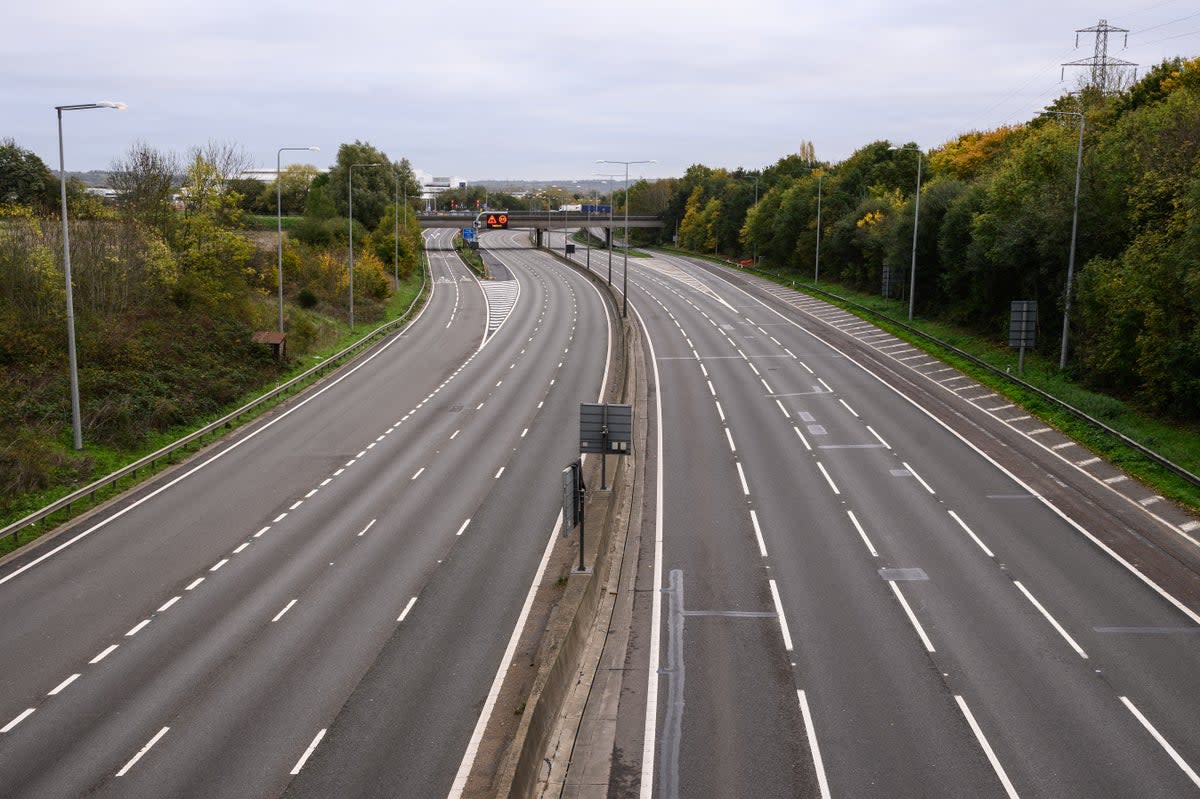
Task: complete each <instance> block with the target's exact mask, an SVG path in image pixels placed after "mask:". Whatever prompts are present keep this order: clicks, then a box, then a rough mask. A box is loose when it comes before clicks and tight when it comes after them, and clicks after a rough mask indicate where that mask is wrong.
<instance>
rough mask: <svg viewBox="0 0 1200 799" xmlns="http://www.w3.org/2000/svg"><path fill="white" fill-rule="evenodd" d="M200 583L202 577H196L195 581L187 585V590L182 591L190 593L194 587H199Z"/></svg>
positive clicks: (202, 580)
mask: <svg viewBox="0 0 1200 799" xmlns="http://www.w3.org/2000/svg"><path fill="white" fill-rule="evenodd" d="M202 582H204V578H203V577H197V578H196V579H195V580H192V581H191V582H190V583H189V584H188V586H187V588H185V589H183V590H184V591H191V590H192V589H193V588H195V587H196V586H198V585H200V583H202Z"/></svg>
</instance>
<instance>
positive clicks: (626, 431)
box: [579, 402, 633, 455]
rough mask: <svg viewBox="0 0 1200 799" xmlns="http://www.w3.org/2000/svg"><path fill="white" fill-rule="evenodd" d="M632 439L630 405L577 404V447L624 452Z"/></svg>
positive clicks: (608, 452) (604, 451)
mask: <svg viewBox="0 0 1200 799" xmlns="http://www.w3.org/2000/svg"><path fill="white" fill-rule="evenodd" d="M632 441H633V406H632V405H611V404H604V403H597V402H581V403H580V404H579V451H580V452H598V453H603V454H605V455H628V454H629V451H630V445H631V442H632Z"/></svg>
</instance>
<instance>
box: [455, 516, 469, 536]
mask: <svg viewBox="0 0 1200 799" xmlns="http://www.w3.org/2000/svg"><path fill="white" fill-rule="evenodd" d="M470 523H471V520H470V519H467V520H466V521H465V522H463V523H462V527H460V528H458V532H457V533H455V535H462V534H463V531H464V530H466V529H467V525H468V524H470Z"/></svg>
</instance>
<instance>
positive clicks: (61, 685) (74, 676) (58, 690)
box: [46, 673, 83, 696]
mask: <svg viewBox="0 0 1200 799" xmlns="http://www.w3.org/2000/svg"><path fill="white" fill-rule="evenodd" d="M82 676H83V675H82V674H78V673H76V674H72V675H71V676H70V677H68V678H67V679H65V680H63V681H62V682H60V683H59V684H58V685H57V686H55V688H54V690H53V691H51V692H50V693H48V694H46V696H58V695H59V694H60V693H62V692H63V690H64V689H65V688H66V687H67V686H68V685H70V684H71V683H73V682H75V681H76V680H78V679H79V678H80V677H82Z"/></svg>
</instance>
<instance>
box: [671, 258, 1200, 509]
mask: <svg viewBox="0 0 1200 799" xmlns="http://www.w3.org/2000/svg"><path fill="white" fill-rule="evenodd" d="M677 252H681V254H682V251H677ZM693 257H694V256H693ZM709 260H712V259H711V258H710V259H709ZM757 271H758V272H759V274H762V275H763V276H764V277H767V278H769V279H771V280H774V281H775V282H777V283H781V284H783V285H786V286H794V287H795V288H796V289H797V290H800V291H808V292H809V293H814V295H815V296H817V297H819V298H820V299H824V300H827V301H831V302H833V304H835V305H838V306H840V307H842V308H844V309H845V310H847V311H849V312H851V313H854V314H856V315H858V316H861V317H863V318H865V319H867V320H868V321H871V322H873V323H875V324H878V325H879V326H880V327H881V328H882V329H884V330H886V331H888V332H889V333H892V334H893V335H895V336H897V337H899V338H901V339H903V340H905V341H908V342H910V343H911V344H912V345H913V346H915V347H918V348H920V349H922V350H924V351H925V352H928V353H929V354H930V355H932V356H934V357H936V358H938V359H940V360H942V361H945V362H946V363H947V364H949V365H951V366H954V367H955V368H957V369H959V370H961V371H962V372H963V373H964V374H967V375H970V376H971V377H972V378H973V379H975V380H977V381H979V382H980V383H982V384H984V385H986V386H988V387H989V388H991V389H993V390H994V391H996V392H997V393H998V394H1000V395H1002V396H1005V397H1007V398H1009V400H1010V401H1012V402H1013V403H1015V404H1017V405H1020V406H1021V407H1023V408H1025V409H1026V410H1027V411H1028V412H1029V413H1030V414H1032V415H1034V416H1037V417H1038V418H1040V419H1043V420H1044V421H1045V422H1047V423H1048V424H1050V425H1051V426H1053V427H1056V428H1058V429H1059V430H1061V431H1062V432H1064V433H1065V434H1066V435H1068V436H1070V437H1071V438H1073V439H1075V440H1076V441H1078V442H1079V443H1081V444H1083V445H1084V446H1086V447H1087V448H1088V449H1090V450H1092V451H1093V452H1095V453H1096V454H1097V455H1099V456H1101V457H1102V458H1104V459H1105V460H1108V461H1109V462H1111V463H1113V464H1114V465H1116V466H1117V467H1119V468H1121V469H1123V470H1124V471H1126V472H1127V473H1129V474H1130V475H1132V476H1133V477H1135V478H1137V479H1138V480H1141V481H1142V482H1143V483H1145V484H1146V485H1148V486H1150V487H1152V488H1153V489H1154V490H1156V491H1158V492H1159V493H1160V494H1162V495H1163V496H1164V497H1168V498H1170V499H1173V500H1175V501H1176V502H1179V503H1180V504H1182V505H1185V506H1187V507H1189V508H1190V509H1191V510H1193V511H1197V510H1200V487H1197V486H1195V485H1193V484H1192V483H1191V482H1189V481H1187V480H1185V479H1183V478H1182V477H1179V476H1178V475H1176V474H1174V473H1173V472H1171V471H1169V470H1168V469H1166V468H1164V467H1162V466H1160V465H1159V464H1157V463H1156V462H1154V461H1152V460H1150V459H1149V458H1147V457H1146V456H1144V455H1142V454H1141V453H1139V452H1138V451H1137V450H1135V449H1133V448H1132V447H1130V446H1128V445H1127V444H1125V443H1124V442H1123V441H1121V439H1119V438H1117V437H1115V436H1112V435H1110V434H1109V433H1107V432H1105V431H1103V430H1101V429H1099V428H1097V427H1095V426H1094V425H1091V424H1089V423H1087V422H1085V421H1082V420H1080V419H1078V418H1076V417H1075V416H1074V415H1073V414H1071V413H1070V412H1068V411H1066V410H1063V409H1062V408H1060V407H1059V406H1057V405H1055V404H1054V403H1051V402H1047V401H1046V400H1045V399H1043V398H1042V397H1040V396H1038V395H1037V394H1036V393H1034V392H1032V391H1030V390H1028V389H1027V388H1025V387H1024V386H1021V385H1020V384H1018V383H1014V382H1012V381H1010V380H1008V379H1006V378H1003V377H1000V376H998V375H996V374H994V373H992V372H990V371H988V370H986V369H982V368H980V367H979V366H978V365H976V364H975V363H973V362H971V361H969V360H967V359H965V358H962V357H961V356H959V355H958V354H957V353H955V352H953V351H952V350H948V349H945V348H944V347H940V346H938V345H936V344H933V343H931V342H929V341H927V340H926V339H923V338H921V337H919V336H915V335H913V334H912V333H910V332H908V331H906V330H904V329H903V328H901V327H900V326H899V325H896V324H893V323H891V322H888V321H887V320H885V319H883V318H882V317H883V316H887V317H891V318H892V319H894V320H902V319H905V318H906V317H907V314H908V310H907V304H905V303H904V302H901V301H898V300H890V299H884V298H883V297H879V296H877V295H873V294H863V293H861V292H857V291H854V290H853V289H849V288H846V287H845V286H841V285H837V284H833V283H828V282H823V283H821V284H819V285H818V286H816V287H817V288H820V289H822V290H824V291H830V292H832V293H834V294H837V295H838V296H840V297H842V298H844V299H845V300H849V301H850V302H841V301H838V300H836V299H833V300H831V299H830V298H829V297H827V296H825V295H822V294H818V293H815V292H811V291H809V290H810V289H812V288H814V284H812V283H809V282H807V281H804V280H798V279H796V278H795V273H788V272H780V271H775V272H772V271H767V270H757ZM851 303H853V304H851ZM855 306H862V307H855ZM863 308H866V309H868V310H867V311H866V312H864V310H863ZM904 324H907V325H909V326H911V327H913V328H915V329H917V330H919V331H921V332H922V333H925V334H927V335H930V336H933V337H934V338H937V339H940V340H941V341H943V342H945V343H947V344H949V345H951V346H953V347H956V348H958V349H960V350H962V351H963V352H966V353H968V354H969V355H971V356H973V357H975V358H978V359H979V360H981V361H983V362H984V363H986V364H988V365H989V366H992V367H993V368H996V369H999V370H1001V371H1003V372H1005V373H1007V374H1012V375H1014V376H1017V360H1018V355H1017V351H1016V350H1012V349H1009V348H1008V347H1006V346H1001V345H998V344H996V343H994V342H992V341H989V340H987V339H985V338H983V337H981V336H979V335H978V334H977V333H974V332H972V331H968V330H964V329H963V328H960V327H957V326H954V325H951V324H947V323H944V322H938V321H932V320H927V319H920V318H917V319H914V320H913V321H912V322H904ZM1021 379H1022V380H1024V381H1025V382H1026V383H1029V384H1030V385H1032V386H1034V387H1036V388H1038V389H1040V390H1042V391H1044V392H1046V393H1047V394H1049V395H1050V396H1052V397H1054V398H1056V399H1058V400H1060V401H1062V402H1065V403H1066V404H1068V405H1071V406H1073V407H1074V408H1077V409H1078V410H1080V411H1082V412H1083V413H1085V414H1087V415H1089V416H1091V417H1093V418H1095V419H1098V420H1099V421H1101V422H1103V423H1104V424H1106V425H1108V426H1109V427H1111V428H1113V429H1114V430H1116V431H1118V432H1120V433H1121V434H1123V435H1125V436H1127V437H1128V438H1130V439H1132V440H1133V441H1136V442H1138V443H1139V444H1141V445H1142V446H1144V447H1147V448H1149V449H1151V450H1153V451H1155V452H1157V453H1158V454H1159V455H1161V456H1162V457H1164V458H1166V459H1167V460H1169V461H1172V462H1174V463H1175V464H1177V465H1179V466H1181V467H1183V468H1184V469H1186V470H1188V471H1189V472H1192V473H1193V474H1200V426H1197V425H1182V424H1172V423H1170V422H1169V421H1167V420H1163V419H1159V418H1155V417H1152V416H1149V415H1147V414H1145V413H1142V412H1141V411H1139V410H1138V409H1137V408H1136V407H1133V406H1131V405H1129V404H1128V403H1126V402H1123V401H1121V400H1119V399H1117V398H1114V397H1111V396H1109V395H1106V394H1101V393H1099V392H1096V391H1092V390H1090V389H1088V388H1087V387H1086V386H1083V385H1081V384H1079V383H1077V382H1075V381H1074V380H1072V379H1071V378H1070V376H1069V375H1067V374H1064V373H1063V372H1061V371H1060V370H1059V369H1058V361H1057V359H1056V358H1047V357H1046V356H1044V355H1040V354H1038V353H1036V352H1034V353H1031V352H1027V353H1026V355H1025V373H1024V375H1023V376H1022V377H1021Z"/></svg>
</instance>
